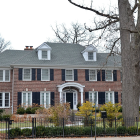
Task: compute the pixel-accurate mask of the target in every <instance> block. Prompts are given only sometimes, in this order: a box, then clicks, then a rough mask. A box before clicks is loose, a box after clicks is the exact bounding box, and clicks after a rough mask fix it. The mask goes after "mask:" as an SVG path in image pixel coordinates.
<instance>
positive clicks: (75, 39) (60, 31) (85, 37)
mask: <svg viewBox="0 0 140 140" xmlns="http://www.w3.org/2000/svg"><path fill="white" fill-rule="evenodd" d="M52 29H53V31H54V33H55V35H56V39H55V41H56V42H61V43H72V44H82V45H89V44H92V43H93V39H94V38H95V37H94V35H93V33H89V32H88V31H87V30H86V29H85V28H84V26H83V25H81V24H79V23H72V24H71V27H70V28H67V27H66V25H64V24H62V25H57V24H56V27H55V28H53V27H52Z"/></svg>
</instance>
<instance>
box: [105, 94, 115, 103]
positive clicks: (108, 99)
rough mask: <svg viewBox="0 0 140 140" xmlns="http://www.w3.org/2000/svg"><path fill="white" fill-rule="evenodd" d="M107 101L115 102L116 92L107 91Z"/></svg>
mask: <svg viewBox="0 0 140 140" xmlns="http://www.w3.org/2000/svg"><path fill="white" fill-rule="evenodd" d="M105 102H106V103H108V102H111V103H113V104H114V92H106V93H105Z"/></svg>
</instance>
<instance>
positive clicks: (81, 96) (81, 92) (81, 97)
mask: <svg viewBox="0 0 140 140" xmlns="http://www.w3.org/2000/svg"><path fill="white" fill-rule="evenodd" d="M82 104H83V91H81V105H82Z"/></svg>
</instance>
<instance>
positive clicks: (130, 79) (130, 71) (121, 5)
mask: <svg viewBox="0 0 140 140" xmlns="http://www.w3.org/2000/svg"><path fill="white" fill-rule="evenodd" d="M68 1H69V2H70V3H71V4H73V5H75V6H77V7H79V8H82V9H85V10H89V11H91V12H93V13H95V14H96V15H98V16H100V17H102V19H101V20H100V21H95V22H94V23H93V27H92V28H91V27H87V25H86V24H85V28H86V29H87V30H88V31H90V32H94V31H98V30H101V31H102V32H101V34H100V39H102V38H103V39H104V36H110V35H112V34H115V35H116V34H117V35H116V37H112V38H111V39H112V41H111V42H112V43H111V44H112V48H111V52H112V51H114V48H115V46H116V44H117V43H118V41H121V42H120V44H121V56H122V57H121V58H122V72H123V82H122V93H123V94H122V95H123V117H124V118H126V117H129V118H134V117H138V118H139V95H140V0H133V4H132V3H130V0H118V8H114V9H110V10H109V11H108V12H106V11H105V10H101V9H98V10H97V9H94V8H92V7H90V6H84V5H85V4H84V5H80V4H78V3H76V2H74V0H68ZM135 13H137V17H135V15H134V14H135ZM134 17H135V18H134ZM118 35H119V36H118ZM106 40H107V39H106ZM111 52H110V53H111ZM125 125H126V126H128V125H129V124H128V123H126V124H125Z"/></svg>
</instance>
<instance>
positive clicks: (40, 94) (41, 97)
mask: <svg viewBox="0 0 140 140" xmlns="http://www.w3.org/2000/svg"><path fill="white" fill-rule="evenodd" d="M42 93H44V105H42V104H41V102H42ZM46 93H48V94H49V106H48V107H46ZM50 104H51V96H50V91H41V92H40V105H41V106H42V107H45V108H49V107H50Z"/></svg>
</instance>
